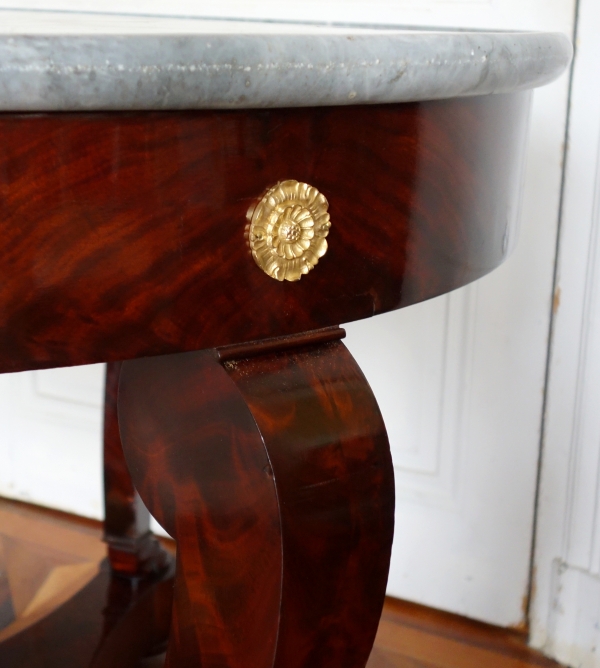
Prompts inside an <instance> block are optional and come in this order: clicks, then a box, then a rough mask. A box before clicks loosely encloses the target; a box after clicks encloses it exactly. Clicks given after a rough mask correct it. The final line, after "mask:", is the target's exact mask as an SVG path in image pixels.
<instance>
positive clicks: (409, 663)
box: [0, 500, 558, 668]
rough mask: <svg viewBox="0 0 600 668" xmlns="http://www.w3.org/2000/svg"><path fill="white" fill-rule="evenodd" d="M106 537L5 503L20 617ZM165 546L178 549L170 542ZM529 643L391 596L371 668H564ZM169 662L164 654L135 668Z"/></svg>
mask: <svg viewBox="0 0 600 668" xmlns="http://www.w3.org/2000/svg"><path fill="white" fill-rule="evenodd" d="M101 539H102V527H101V525H100V523H99V522H93V521H88V520H82V519H81V518H77V517H73V516H69V515H64V514H62V513H57V512H54V511H47V510H42V509H40V508H36V507H34V506H27V505H24V504H20V503H15V502H12V501H6V500H0V545H1V546H2V547H4V548H6V546H8V550H6V549H5V551H4V555H3V558H2V562H1V563H2V569H0V570H1V571H2V573H4V574H5V575H8V577H7V579H6V581H7V583H8V584H9V592H10V594H11V597H14V606H15V610H16V611H18V612H17V615H18V616H21V615H23V611H26V610H27V608H28V607H29V610H30V614H33V610H32V608H33V609H34V608H35V605H37V604H35V603H34V605H33V606H32V602H34V601H35V600H36V599H37V601H38V602H40V603H41V599H42V598H45V599H46V602H45V604H44V605H45V606H46V611H47V612H49V611H51V610H52V609H53V606H55V605H56V604H57V603H58V602H59V601H60V600H61V598H65V595H66V597H68V596H70V595H71V593H72V591H73V589H74V588H77V587H81V586H83V585H84V583H85V579H86V574H85V573H84V571H85V569H88V570H89V571H91V570H93V569H97V568H98V565H99V564H100V562H101V560H102V559H103V558H104V555H105V546H104V544H103V543H102V540H101ZM165 544H167V545H168V546H170V547H171V549H173V544H172V542H170V541H169V542H166V543H165ZM34 564H35V567H33V565H34ZM52 581H54V583H55V585H56V586H52V587H51V583H52ZM50 589H52V590H53V595H52V597H47V596H46V595H45V594H44V591H45V592H46V593H49V591H50ZM38 592H41V595H40V594H39V593H38ZM9 628H10V627H8V628H7V629H6V631H9ZM525 640H526V639H525V636H524V634H523V633H520V632H516V631H511V630H506V629H498V628H495V627H490V626H488V625H486V624H480V623H478V622H473V621H471V620H468V619H465V618H462V617H458V616H456V615H450V614H448V613H443V612H439V611H436V610H431V609H429V608H425V607H422V606H419V605H415V604H413V603H406V602H400V601H395V600H392V599H388V600H387V601H386V604H385V606H384V611H383V616H382V619H381V622H380V625H379V632H378V634H377V637H376V640H375V647H374V649H373V653H372V655H371V658H370V660H369V663H368V664H367V668H536V667H537V668H558V664H557V663H555V662H554V661H551V660H549V659H546V658H544V657H543V656H542V655H540V654H539V653H537V652H535V651H533V650H531V649H529V648H528V647H527V645H526V641H525ZM163 664H164V656H163V657H155V658H152V659H147V660H145V661H143V662H142V663H141V664H138V665H133V664H132V665H131V666H130V667H129V668H162V666H163ZM3 668H4V665H3ZM6 668H13V667H12V666H11V667H9V666H7V667H6Z"/></svg>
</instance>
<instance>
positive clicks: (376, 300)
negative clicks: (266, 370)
mask: <svg viewBox="0 0 600 668" xmlns="http://www.w3.org/2000/svg"><path fill="white" fill-rule="evenodd" d="M528 101H529V93H527V92H525V93H517V94H510V95H492V96H487V97H473V98H461V99H454V100H443V101H434V102H421V103H413V104H397V105H373V106H348V107H328V108H316V109H315V108H306V109H271V110H256V109H254V110H252V109H251V110H242V111H222V110H221V111H195V112H155V113H102V114H89V113H81V114H46V115H43V114H41V115H40V114H2V115H0V238H1V239H2V253H1V255H0V372H6V371H19V370H23V369H31V368H41V367H55V366H68V365H74V364H86V363H91V362H99V361H107V360H114V361H118V360H124V359H130V358H134V357H139V356H149V355H160V354H167V353H173V352H182V351H186V350H198V349H204V348H209V347H216V346H223V345H228V344H235V343H240V342H244V341H250V340H257V339H262V338H266V337H271V336H277V335H285V334H291V333H295V332H303V331H307V330H311V329H318V328H322V327H328V326H331V325H337V324H339V323H340V322H348V321H351V320H355V319H358V318H365V317H369V316H372V315H373V314H376V313H381V312H384V311H389V310H391V309H396V308H399V307H402V306H406V305H408V304H412V303H415V302H418V301H421V300H423V299H428V298H430V297H434V296H436V295H439V294H442V293H444V292H447V291H449V290H452V289H454V288H457V287H459V286H461V285H464V284H465V283H468V282H469V281H472V280H474V279H476V278H478V277H480V276H482V275H483V274H485V273H487V272H488V271H490V270H491V269H493V268H494V267H495V266H497V265H498V264H499V263H500V262H502V260H503V259H504V258H505V257H506V254H507V252H508V250H509V248H510V246H511V244H512V242H513V236H514V235H513V232H514V229H513V227H514V220H515V212H516V205H517V201H518V193H519V176H520V163H521V155H522V149H523V145H524V131H525V126H526V117H527V111H528ZM290 178H293V179H296V180H299V181H306V182H308V183H310V184H311V185H314V186H315V187H317V188H318V189H319V190H320V191H321V192H323V193H324V194H325V196H326V197H327V198H328V200H329V203H330V213H331V219H332V222H333V227H332V229H331V232H330V235H329V238H328V242H329V251H328V253H327V255H326V256H325V257H324V258H322V260H321V261H320V262H319V265H318V266H317V267H316V268H315V269H314V270H313V271H312V272H311V273H310V274H309V275H308V276H305V277H303V278H302V280H301V281H300V282H298V283H289V282H284V283H279V282H278V281H275V280H273V279H271V278H269V277H268V276H266V275H265V274H264V273H263V272H262V271H261V270H260V269H259V268H258V267H257V266H256V265H255V263H254V261H253V260H252V258H251V256H250V254H249V251H248V248H247V246H246V242H245V239H244V228H245V225H246V212H247V210H248V208H249V206H250V205H251V204H253V203H255V201H256V198H258V197H259V196H260V195H261V194H262V193H263V191H264V190H265V188H266V187H268V186H271V185H273V184H274V183H276V182H277V181H280V180H283V179H290Z"/></svg>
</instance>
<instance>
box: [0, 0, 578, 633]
mask: <svg viewBox="0 0 600 668" xmlns="http://www.w3.org/2000/svg"><path fill="white" fill-rule="evenodd" d="M15 4H16V3H15V1H14V0H13V1H12V2H7V1H6V0H2V1H0V7H1V6H3V5H4V6H10V7H15ZM19 4H20V5H21V6H28V7H33V8H37V9H47V8H50V7H52V8H58V9H63V10H73V9H90V10H96V11H97V7H98V5H97V4H96V3H95V2H93V1H92V0H45V1H43V0H39V1H37V2H35V1H33V0H31V1H28V2H23V1H22V2H20V3H19ZM102 8H103V11H115V12H132V13H135V12H138V13H146V14H157V13H160V14H169V15H171V16H172V15H178V14H179V15H188V16H190V15H202V16H227V17H244V16H245V17H253V18H279V19H286V20H317V21H337V22H370V23H379V24H397V25H399V24H405V25H434V26H459V27H484V28H498V29H500V28H522V29H533V28H535V29H542V30H558V31H562V32H566V33H568V34H570V33H571V31H572V22H573V18H574V0H463V1H458V0H456V1H453V0H387V1H378V2H368V1H367V0H329V1H325V2H324V1H322V0H305V2H303V3H281V2H279V1H277V2H275V1H274V0H257V1H254V2H248V1H246V0H238V1H235V0H222V1H221V2H220V3H218V10H215V4H214V3H208V2H198V1H195V0H189V1H188V0H170V1H169V2H167V1H166V0H145V1H144V0H108V1H106V2H104V3H103V4H102ZM0 20H1V12H0ZM567 96H568V82H567V78H566V77H563V79H561V80H560V81H558V82H556V83H555V84H552V85H551V86H548V87H547V88H545V89H542V90H540V91H538V92H536V94H535V98H534V105H533V116H532V124H531V133H530V142H529V149H528V162H527V168H526V174H525V186H524V192H523V208H522V234H521V240H520V244H519V246H518V248H517V250H516V251H515V253H514V255H513V256H512V257H511V259H510V260H509V261H508V262H507V263H506V265H505V266H503V267H502V268H500V269H499V270H497V271H496V272H495V273H494V274H492V275H490V276H489V277H486V278H484V279H482V280H481V281H480V282H478V283H477V284H475V285H473V286H470V287H467V288H465V289H462V290H458V291H456V292H455V293H453V294H451V295H449V296H446V297H442V298H439V299H435V300H432V301H431V302H428V303H425V304H421V305H417V306H414V307H411V308H409V309H406V310H405V311H401V312H396V313H392V314H388V315H384V316H380V317H378V318H377V319H376V320H375V321H370V322H361V323H354V324H351V325H349V326H348V327H347V330H348V339H347V344H348V346H349V348H350V349H351V351H352V352H353V354H354V355H355V357H356V358H357V360H358V361H359V363H360V364H361V366H362V367H363V369H364V371H365V373H366V375H367V377H368V378H369V380H370V382H371V384H372V386H373V389H374V391H375V394H376V395H377V397H378V400H379V402H380V405H381V407H382V411H383V414H384V419H385V421H386V424H387V427H388V431H389V434H390V440H391V443H392V450H393V456H394V462H395V467H396V479H397V514H396V540H395V545H394V553H393V561H392V569H391V573H390V581H389V593H390V594H392V595H394V596H398V597H402V598H408V599H412V600H415V601H418V602H421V603H425V604H427V605H432V606H435V607H439V608H443V609H446V610H451V611H454V612H459V613H462V614H465V615H468V616H471V617H475V618H478V619H482V620H485V621H489V622H492V623H496V624H500V625H506V626H508V625H520V624H522V623H523V621H524V612H523V610H524V597H525V596H526V593H527V591H528V582H529V565H530V552H531V542H532V527H533V513H534V504H535V486H536V477H537V461H538V454H539V441H540V424H541V412H542V397H543V388H544V376H545V363H546V356H547V337H548V326H549V313H550V303H551V292H552V274H553V266H554V254H555V244H556V230H557V221H558V209H559V193H560V184H561V160H562V151H563V141H564V132H565V117H566V109H567ZM101 383H102V374H101V369H100V368H98V367H88V368H80V369H73V370H57V371H44V372H33V373H25V374H17V375H14V376H4V377H0V397H1V404H0V411H1V412H0V420H1V422H0V439H1V440H0V493H2V494H5V495H7V496H13V497H17V498H25V499H28V500H34V501H36V502H39V503H43V504H48V505H52V506H55V507H59V508H63V509H66V510H72V511H75V512H79V513H82V514H86V515H90V516H95V517H97V516H99V513H100V508H101V500H100V480H101V469H100V460H99V448H100V433H99V427H100V395H101Z"/></svg>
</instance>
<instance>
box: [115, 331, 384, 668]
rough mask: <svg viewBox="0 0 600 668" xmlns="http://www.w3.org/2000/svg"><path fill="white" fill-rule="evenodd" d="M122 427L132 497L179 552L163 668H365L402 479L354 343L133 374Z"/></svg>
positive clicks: (200, 360) (195, 359)
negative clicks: (395, 476)
mask: <svg viewBox="0 0 600 668" xmlns="http://www.w3.org/2000/svg"><path fill="white" fill-rule="evenodd" d="M338 331H340V332H342V330H338ZM252 352H256V351H252ZM119 420H120V427H121V436H122V440H123V448H124V451H125V455H126V458H127V461H128V463H129V466H130V469H131V472H132V476H133V479H134V482H135V484H136V487H137V489H138V490H139V491H140V494H141V496H142V498H143V499H144V501H145V502H146V504H147V505H148V507H149V509H150V511H151V512H152V513H153V514H155V515H156V517H157V519H158V520H159V521H160V522H161V523H162V524H163V526H164V527H165V528H166V529H167V531H169V533H171V534H172V535H173V536H174V537H175V538H176V540H177V545H178V551H177V572H176V578H175V591H174V607H173V622H172V627H171V635H170V640H169V647H168V651H167V663H166V666H168V667H170V668H175V667H177V668H179V667H180V666H193V665H196V666H203V667H205V668H217V667H218V668H250V667H251V668H364V666H365V664H366V662H367V659H368V656H369V653H370V651H371V647H372V644H373V641H374V638H375V633H376V630H377V625H378V622H379V617H380V614H381V609H382V606H383V600H384V595H385V587H386V583H387V573H388V568H389V559H390V552H391V546H392V535H393V522H394V479H393V469H392V463H391V456H390V451H389V445H388V441H387V435H386V432H385V427H384V425H383V421H382V419H381V415H380V413H379V409H378V407H377V404H376V402H375V399H374V397H373V395H372V393H371V390H370V388H369V386H368V384H367V382H366V380H365V378H364V376H363V375H362V373H361V371H360V369H359V368H358V366H357V364H356V363H355V362H354V360H353V359H352V357H351V356H350V353H349V352H348V351H347V350H346V348H345V347H344V345H343V344H342V343H341V342H339V341H335V342H329V343H321V344H318V345H309V346H304V347H301V348H297V349H295V350H285V351H284V352H266V353H263V354H260V355H254V356H252V357H247V358H243V357H242V358H238V359H228V361H225V362H223V363H220V362H219V361H218V354H217V352H216V351H212V350H208V351H202V352H192V353H183V354H180V355H170V356H164V357H153V358H147V359H139V360H134V361H130V362H126V363H124V365H123V370H122V374H121V383H120V389H119Z"/></svg>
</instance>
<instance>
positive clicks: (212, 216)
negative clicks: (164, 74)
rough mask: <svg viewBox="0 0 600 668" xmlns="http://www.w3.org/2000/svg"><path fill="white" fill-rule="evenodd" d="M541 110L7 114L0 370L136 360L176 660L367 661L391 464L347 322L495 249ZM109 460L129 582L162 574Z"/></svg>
mask: <svg viewBox="0 0 600 668" xmlns="http://www.w3.org/2000/svg"><path fill="white" fill-rule="evenodd" d="M529 99H530V96H529V93H528V92H519V93H511V94H503V95H494V96H480V97H471V98H459V99H453V100H444V101H436V102H419V103H405V104H389V105H370V106H361V105H359V106H354V107H327V108H325V107H324V108H304V109H271V110H265V109H256V110H237V111H223V110H219V111H193V112H173V111H170V112H131V113H60V114H41V115H31V114H10V113H7V114H4V115H1V116H0V137H1V142H0V192H1V199H0V206H1V207H2V216H1V217H0V228H1V230H2V238H3V241H4V247H3V252H2V259H1V262H0V316H1V318H2V327H1V329H0V371H1V372H9V371H17V370H23V369H35V368H45V367H46V368H47V367H55V366H64V365H74V364H87V363H91V362H101V361H113V362H118V361H120V360H128V361H125V362H124V363H123V365H122V367H119V365H113V367H111V369H112V371H111V373H112V376H110V377H109V390H110V391H109V393H108V394H107V396H108V397H109V402H110V401H113V402H114V388H115V384H116V378H117V376H118V373H119V370H120V376H121V379H120V389H119V423H120V431H121V439H122V442H123V448H124V451H125V456H126V458H127V462H128V464H129V470H130V472H131V474H132V477H133V481H134V483H135V486H136V488H137V490H138V491H139V494H140V495H141V497H142V499H143V500H144V502H145V503H146V505H147V506H148V508H149V510H150V511H151V512H152V513H153V514H154V515H155V516H156V517H157V518H158V519H159V521H160V522H161V523H162V524H163V526H164V527H165V528H166V529H167V530H168V531H169V532H170V533H171V535H173V536H174V537H175V538H176V540H177V545H178V551H177V564H176V574H175V588H174V596H173V614H172V619H171V632H170V640H169V645H168V651H167V659H166V661H167V665H168V666H170V667H173V668H174V667H177V668H180V667H184V666H206V667H211V668H217V667H218V668H325V667H327V668H342V667H343V668H364V666H365V664H366V662H367V660H368V656H369V653H370V650H371V647H372V644H373V640H374V637H375V632H376V629H377V624H378V620H379V616H380V613H381V609H382V605H383V598H384V594H385V587H386V581H387V572H388V567H389V558H390V551H391V545H392V535H393V513H394V484H393V468H392V462H391V457H390V452H389V445H388V441H387V436H386V433H385V427H384V425H383V422H382V419H381V415H380V413H379V410H378V408H377V404H376V401H375V399H374V397H373V394H372V392H371V390H370V388H369V386H368V383H367V381H366V380H365V378H364V376H363V375H362V373H361V372H360V369H359V368H358V366H357V365H356V362H355V361H354V360H353V359H352V357H351V356H350V354H349V353H348V351H347V350H346V348H345V347H344V345H343V344H342V343H341V341H340V339H341V338H342V337H343V330H341V329H339V327H338V325H339V324H340V323H342V322H347V321H351V320H356V319H359V318H366V317H370V316H373V315H375V314H377V313H382V312H385V311H389V310H392V309H396V308H400V307H403V306H407V305H410V304H413V303H415V302H418V301H422V300H424V299H428V298H431V297H434V296H436V295H440V294H443V293H445V292H447V291H449V290H452V289H455V288H457V287H460V286H462V285H465V284H466V283H468V282H470V281H472V280H474V279H476V278H478V277H480V276H482V275H484V274H485V273H487V272H489V271H490V270H492V269H493V268H494V267H496V266H497V265H498V264H500V263H501V262H502V261H503V260H504V258H505V257H506V256H507V254H508V253H509V251H510V249H511V248H512V246H513V245H514V236H515V229H516V225H515V220H516V211H517V206H518V197H519V182H520V174H521V164H522V151H523V146H524V137H525V129H526V120H527V112H528V108H529ZM286 198H287V199H286ZM325 239H326V240H325ZM267 243H268V244H271V245H270V246H268V247H266V246H265V244H267ZM265 248H266V250H265ZM325 251H327V252H326V253H325ZM265 258H266V260H265ZM296 260H298V262H296ZM317 261H318V262H317ZM286 272H287V273H286ZM294 272H297V273H298V274H299V275H300V276H301V280H299V281H298V280H294V281H291V280H275V279H277V278H279V279H282V278H286V277H287V278H297V276H296V275H295V274H294ZM110 379H112V380H110ZM111 383H112V385H111ZM110 388H112V389H110ZM111 393H112V394H111ZM111 396H112V399H110V397H111ZM107 424H108V426H107V429H112V430H114V429H115V424H114V421H113V422H112V423H111V422H110V421H109V422H108V423H107ZM118 447H120V443H119V446H118ZM114 461H116V462H117V463H116V464H115V466H113V467H112V468H111V467H110V466H109V467H108V468H107V479H112V480H121V481H122V485H124V487H123V486H122V485H121V487H120V489H121V491H120V492H119V491H117V492H115V493H114V494H113V495H112V497H111V492H110V489H111V485H108V489H109V495H108V496H107V504H108V505H109V506H110V503H111V502H114V503H115V504H116V507H117V509H120V510H119V512H116V513H114V514H113V515H111V517H112V519H111V521H110V522H107V537H108V539H109V544H110V546H111V552H110V554H111V560H112V565H113V568H114V569H116V570H120V571H121V572H122V573H123V574H129V575H132V574H133V575H135V574H136V573H137V574H138V575H140V574H143V572H145V570H144V569H146V571H147V570H148V569H150V572H152V571H153V569H155V568H156V564H157V563H160V564H162V566H160V568H163V567H166V566H167V565H168V564H167V562H166V561H164V560H163V557H161V553H160V551H157V550H156V547H155V544H154V543H153V542H152V540H151V539H150V538H149V537H148V535H147V526H146V524H144V523H145V522H147V519H142V520H141V524H140V525H139V526H137V525H136V522H137V520H136V517H138V516H137V515H136V512H137V511H135V504H136V503H138V502H137V501H136V500H135V490H134V489H133V487H132V486H131V482H130V481H129V479H128V473H127V471H126V470H125V469H124V467H123V465H122V463H119V462H120V461H121V460H118V459H116V460H114ZM111 476H112V478H111ZM123 481H124V482H123ZM123 490H124V491H123ZM121 511H122V512H121ZM119 513H121V515H120V517H121V520H119ZM123 513H124V514H123ZM123 518H124V519H123ZM119 521H121V524H120V525H119ZM119 527H120V528H119ZM397 540H399V541H400V542H401V541H402V537H401V536H399V537H397ZM157 560H158V562H157ZM161 560H163V561H161ZM160 568H158V571H160ZM158 571H157V572H158ZM124 642H125V641H124ZM111 660H112V661H113V663H112V664H111V665H112V666H113V667H114V666H116V665H121V664H118V662H115V661H116V659H114V658H113V659H111ZM94 665H96V664H94ZM98 665H100V664H98ZM102 665H104V664H102ZM123 665H126V664H125V663H124V664H123Z"/></svg>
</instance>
